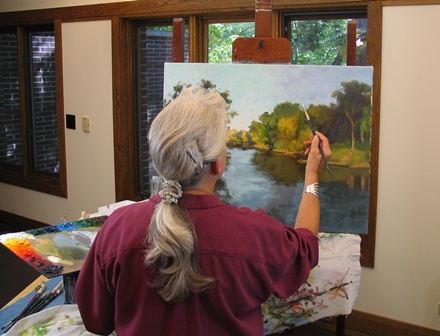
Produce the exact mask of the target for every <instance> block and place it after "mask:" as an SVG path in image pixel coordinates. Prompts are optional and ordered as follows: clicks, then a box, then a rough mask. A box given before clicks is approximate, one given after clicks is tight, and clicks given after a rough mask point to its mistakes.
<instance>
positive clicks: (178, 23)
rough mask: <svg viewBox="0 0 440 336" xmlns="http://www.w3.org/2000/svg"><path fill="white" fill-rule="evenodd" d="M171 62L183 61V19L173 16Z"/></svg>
mask: <svg viewBox="0 0 440 336" xmlns="http://www.w3.org/2000/svg"><path fill="white" fill-rule="evenodd" d="M172 48H173V51H172V60H173V62H184V61H185V19H182V18H175V19H174V20H173V47H172Z"/></svg>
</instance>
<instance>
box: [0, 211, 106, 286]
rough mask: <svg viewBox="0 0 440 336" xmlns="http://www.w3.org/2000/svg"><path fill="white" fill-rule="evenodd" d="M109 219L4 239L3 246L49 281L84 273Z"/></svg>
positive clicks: (48, 228)
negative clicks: (83, 268)
mask: <svg viewBox="0 0 440 336" xmlns="http://www.w3.org/2000/svg"><path fill="white" fill-rule="evenodd" d="M106 219H107V216H101V217H95V218H88V219H81V220H78V221H75V222H67V223H61V224H58V225H53V226H47V227H43V228H38V229H33V230H28V231H23V232H16V233H7V234H4V235H0V243H2V244H3V245H5V246H6V247H7V248H9V249H10V250H11V251H12V252H14V253H15V254H16V255H17V256H18V257H20V258H21V259H23V260H24V261H26V262H27V263H28V264H29V265H31V266H32V267H34V268H35V269H37V270H38V271H39V272H40V273H41V274H43V275H44V276H45V277H47V278H53V277H56V276H59V275H62V274H67V273H71V272H76V271H79V270H80V269H81V266H82V264H83V263H84V260H85V258H86V256H87V253H88V251H89V249H90V247H91V245H92V243H93V240H94V239H95V237H96V235H97V234H98V231H99V229H100V228H101V226H102V225H103V224H104V222H105V220H106Z"/></svg>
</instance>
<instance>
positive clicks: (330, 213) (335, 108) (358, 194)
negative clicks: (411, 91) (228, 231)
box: [164, 63, 373, 234]
mask: <svg viewBox="0 0 440 336" xmlns="http://www.w3.org/2000/svg"><path fill="white" fill-rule="evenodd" d="M372 84H373V68H372V67H361V66H356V67H348V66H305V65H284V64H282V65H281V64H280V65H275V64H207V63H166V64H165V81H164V104H167V103H168V102H169V101H171V100H172V99H173V97H175V96H176V95H178V94H179V92H180V91H181V90H182V89H183V88H184V87H187V86H191V85H199V86H203V87H206V88H208V89H210V90H216V91H218V92H219V93H220V94H221V95H222V96H223V97H224V98H225V100H226V101H227V103H228V115H229V125H228V135H229V138H228V144H227V145H228V160H227V168H226V171H225V173H224V174H223V176H222V177H221V178H220V180H219V181H218V184H217V186H216V193H217V194H218V195H219V196H220V197H221V199H222V200H223V201H225V202H226V203H228V204H232V205H237V206H245V207H249V208H252V209H257V208H261V209H264V210H265V211H266V212H267V213H268V214H270V215H272V216H274V217H275V218H277V219H278V220H279V221H280V222H283V223H285V224H287V225H292V226H293V225H294V223H295V217H296V213H297V211H298V206H299V202H300V199H301V195H302V193H303V190H304V169H305V163H306V159H307V158H306V157H305V156H304V149H305V148H304V145H303V141H305V140H307V139H310V134H311V131H310V128H309V125H308V124H307V119H306V117H305V113H304V109H307V111H308V115H309V116H310V119H311V121H312V122H313V124H314V126H315V129H316V130H317V131H320V132H322V133H324V134H325V135H326V136H327V137H328V138H329V140H330V142H331V146H332V151H333V155H332V158H331V159H330V160H329V167H330V170H331V172H332V175H333V177H334V182H332V181H331V179H330V175H329V173H328V172H327V171H326V170H325V169H323V170H322V171H321V173H320V190H321V193H320V194H321V209H322V210H321V226H320V231H321V232H338V233H358V234H365V233H368V212H369V211H368V210H369V202H370V197H369V179H370V157H371V155H370V154H371V153H370V147H371V121H372V114H371V105H372Z"/></svg>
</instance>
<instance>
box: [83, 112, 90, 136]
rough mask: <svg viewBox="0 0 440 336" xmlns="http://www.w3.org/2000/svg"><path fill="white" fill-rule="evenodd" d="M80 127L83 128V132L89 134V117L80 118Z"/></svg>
mask: <svg viewBox="0 0 440 336" xmlns="http://www.w3.org/2000/svg"><path fill="white" fill-rule="evenodd" d="M82 124H83V125H82V126H83V132H85V133H90V117H87V116H84V117H83V118H82Z"/></svg>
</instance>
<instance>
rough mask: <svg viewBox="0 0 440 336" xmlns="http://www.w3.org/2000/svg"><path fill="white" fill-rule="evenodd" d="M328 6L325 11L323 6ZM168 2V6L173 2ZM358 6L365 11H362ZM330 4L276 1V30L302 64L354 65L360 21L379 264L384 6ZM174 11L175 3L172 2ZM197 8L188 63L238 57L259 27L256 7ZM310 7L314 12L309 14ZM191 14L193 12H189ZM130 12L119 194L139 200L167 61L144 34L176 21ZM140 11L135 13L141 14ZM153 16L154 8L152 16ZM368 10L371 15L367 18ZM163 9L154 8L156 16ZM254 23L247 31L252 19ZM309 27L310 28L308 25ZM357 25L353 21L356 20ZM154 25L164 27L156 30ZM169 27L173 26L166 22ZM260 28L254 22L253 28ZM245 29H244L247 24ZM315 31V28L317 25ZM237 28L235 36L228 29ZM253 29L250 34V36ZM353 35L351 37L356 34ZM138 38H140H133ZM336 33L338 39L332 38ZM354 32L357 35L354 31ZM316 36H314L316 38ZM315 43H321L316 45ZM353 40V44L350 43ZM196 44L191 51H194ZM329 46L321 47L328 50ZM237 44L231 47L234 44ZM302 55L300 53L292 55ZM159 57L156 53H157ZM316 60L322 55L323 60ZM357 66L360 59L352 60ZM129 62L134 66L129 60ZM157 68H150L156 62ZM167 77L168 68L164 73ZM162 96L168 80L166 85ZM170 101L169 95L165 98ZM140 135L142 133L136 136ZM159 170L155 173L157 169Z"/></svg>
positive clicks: (370, 261)
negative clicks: (157, 78)
mask: <svg viewBox="0 0 440 336" xmlns="http://www.w3.org/2000/svg"><path fill="white" fill-rule="evenodd" d="M320 5H322V8H323V9H322V10H319V9H318V8H319V6H320ZM166 7H167V6H166ZM354 7H357V9H354ZM327 8H328V6H327V5H326V4H325V2H318V3H314V4H310V5H306V6H302V5H301V6H297V5H295V4H293V3H286V7H285V8H282V6H280V5H278V6H276V9H275V10H274V12H273V16H272V18H273V19H274V20H273V24H272V29H273V33H274V36H277V37H278V36H280V37H287V38H288V39H289V40H291V41H292V42H295V41H294V39H296V41H297V42H301V44H300V45H299V44H295V45H293V43H292V48H296V49H295V51H296V50H298V53H296V54H295V57H296V59H297V61H292V63H295V64H320V63H321V64H324V63H322V62H323V61H322V59H325V62H327V63H325V64H329V63H328V62H330V64H335V65H336V64H339V65H344V64H347V57H346V51H344V50H346V44H347V31H348V25H349V22H352V21H354V22H356V39H355V41H357V47H356V54H357V58H356V64H358V65H364V64H365V65H369V66H373V67H374V74H373V77H374V79H373V82H374V85H373V96H374V100H373V108H372V109H373V111H372V113H373V120H372V135H371V153H372V156H371V162H370V167H371V175H370V181H369V185H370V209H369V214H370V218H369V224H368V234H367V235H363V236H362V245H361V250H362V252H361V253H362V255H361V262H362V265H363V266H370V267H373V266H374V250H375V221H376V219H375V218H376V204H377V166H378V161H377V157H378V156H377V153H378V131H377V130H378V122H379V106H380V72H381V66H380V65H381V63H380V59H381V29H382V22H381V20H382V17H381V5H380V3H378V2H375V1H369V2H366V3H365V4H361V5H359V6H353V4H348V3H346V2H337V3H335V6H332V8H335V9H334V10H331V11H329V10H326V9H327ZM167 9H168V10H169V11H170V12H173V8H171V7H169V8H168V7H167ZM188 11H189V12H192V13H195V14H193V15H191V16H190V17H189V18H188V21H187V22H188V24H189V27H190V29H188V30H187V33H188V35H186V36H188V37H187V39H188V41H187V42H186V43H187V45H185V50H187V53H188V54H185V56H186V57H188V58H185V61H186V60H187V59H189V60H190V61H191V62H210V63H214V62H216V63H229V62H230V60H231V59H232V57H231V56H229V55H230V54H229V52H230V53H231V54H232V50H231V51H229V50H230V49H232V48H231V47H232V46H231V41H233V40H235V38H237V37H252V36H253V32H254V26H253V25H254V23H253V21H254V17H255V12H254V11H253V10H252V9H248V10H240V11H237V9H236V8H235V7H234V6H233V5H231V8H229V7H228V5H225V7H224V8H223V9H222V10H221V12H218V13H217V12H215V13H214V12H212V13H209V14H206V16H203V15H202V16H200V15H199V14H200V13H203V12H205V11H204V7H203V5H200V4H193V5H191V6H190V8H188ZM306 11H307V12H306ZM183 12H184V13H187V12H186V11H183ZM181 14H182V12H181V11H179V10H176V16H180V15H181ZM128 15H129V13H126V12H124V13H123V14H121V17H120V18H118V19H115V20H113V32H114V35H113V37H114V41H119V43H118V44H117V47H115V48H113V60H114V69H115V74H117V75H116V76H114V83H113V84H114V106H115V132H114V135H115V175H116V179H115V183H116V199H117V200H124V199H132V200H139V199H141V198H145V197H149V192H150V187H149V176H148V175H149V173H150V172H149V171H148V169H147V170H145V168H142V167H148V166H149V165H147V164H146V163H147V162H148V161H146V160H148V159H147V158H148V153H147V152H145V151H144V149H146V148H147V146H146V145H147V143H146V135H147V130H148V127H149V126H148V125H149V123H151V121H152V120H153V118H154V117H155V115H156V114H157V112H159V110H160V108H159V103H157V105H156V104H155V103H154V99H153V98H152V96H153V87H149V88H147V87H148V83H150V84H151V83H152V81H153V80H154V78H153V71H157V74H158V75H159V74H160V72H161V71H163V69H162V70H161V67H162V66H163V62H165V60H162V61H159V62H157V68H153V63H154V62H155V60H154V59H152V58H150V59H148V58H143V57H144V56H145V55H147V50H146V49H145V50H143V49H142V48H144V47H143V45H146V44H147V42H146V41H141V36H142V34H144V33H143V32H142V30H168V31H171V30H172V29H171V27H172V22H171V19H170V20H169V21H168V22H165V21H161V22H160V23H159V22H154V21H152V20H149V21H142V22H137V23H135V24H133V22H131V21H130V20H129V19H127V16H128ZM138 15H139V13H134V16H135V17H138ZM145 15H146V16H148V14H145ZM367 15H368V20H367ZM157 16H158V15H156V13H151V15H150V17H151V18H155V17H157ZM247 24H249V26H248V27H247V28H249V29H245V28H244V27H245V25H247ZM301 26H302V27H301ZM350 26H352V25H350ZM153 27H162V28H157V29H156V28H155V29H153ZM165 27H168V28H165ZM251 27H252V28H251ZM295 27H299V28H301V29H303V31H304V29H305V30H306V31H307V32H308V34H309V37H311V38H312V40H311V42H310V41H309V43H308V44H307V43H304V42H305V40H301V38H302V37H303V36H304V34H299V33H301V32H302V31H298V30H295V29H294V28H295ZM319 27H324V29H330V30H333V31H334V32H336V34H333V35H332V34H327V35H324V36H321V35H317V34H316V33H317V31H316V29H318V28H319ZM367 28H368V50H367V44H366V42H367ZM239 29H241V31H240V30H239ZM314 29H315V30H314ZM228 34H229V35H228ZM247 34H249V35H247ZM350 36H351V35H350ZM127 37H132V39H130V38H127ZM331 37H333V38H331ZM351 37H352V36H351ZM313 39H314V40H313ZM312 42H314V43H312ZM323 45H326V46H327V47H331V48H330V49H329V50H328V51H329V52H330V51H331V52H330V53H329V56H328V57H327V58H322V59H318V58H317V57H315V56H313V55H314V54H319V53H322V50H324V49H323V48H322V47H323ZM350 45H351V44H350ZM148 48H149V51H152V50H154V48H156V47H154V46H148ZM187 48H188V49H187ZM320 48H321V49H320ZM228 49H229V50H228ZM292 54H294V53H292ZM165 55H167V56H166V57H167V58H166V61H171V57H172V49H171V46H170V47H169V49H168V51H167V52H166V53H165ZM151 57H152V56H151ZM315 58H316V59H315ZM350 64H352V63H350ZM127 65H129V66H127ZM149 67H150V68H149ZM162 75H163V72H162ZM158 91H160V93H158V94H159V95H162V86H160V89H159V90H158ZM161 99H163V97H162V98H161ZM133 134H134V136H133ZM150 175H152V174H150Z"/></svg>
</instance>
